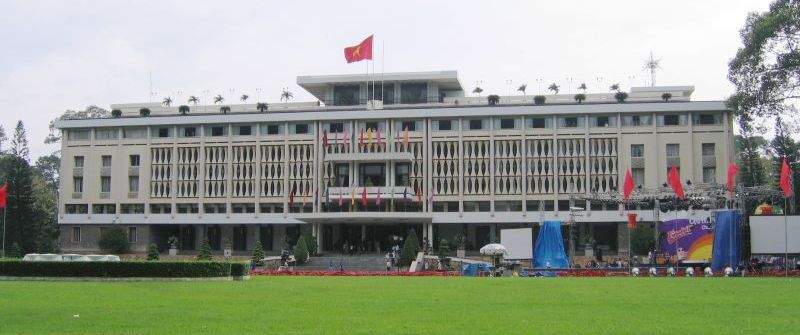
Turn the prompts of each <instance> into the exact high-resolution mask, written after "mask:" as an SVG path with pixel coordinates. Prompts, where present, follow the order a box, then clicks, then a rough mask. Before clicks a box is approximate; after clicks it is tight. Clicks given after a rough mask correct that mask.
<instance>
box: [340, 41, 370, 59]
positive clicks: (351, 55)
mask: <svg viewBox="0 0 800 335" xmlns="http://www.w3.org/2000/svg"><path fill="white" fill-rule="evenodd" d="M344 59H346V60H347V63H352V62H358V61H362V60H365V59H372V35H369V37H367V39H365V40H364V41H362V42H361V43H359V44H358V45H355V46H352V47H347V48H344Z"/></svg>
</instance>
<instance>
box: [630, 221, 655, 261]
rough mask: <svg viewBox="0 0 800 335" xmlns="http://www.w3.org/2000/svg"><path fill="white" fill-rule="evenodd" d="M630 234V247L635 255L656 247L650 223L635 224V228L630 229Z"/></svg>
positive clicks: (644, 253)
mask: <svg viewBox="0 0 800 335" xmlns="http://www.w3.org/2000/svg"><path fill="white" fill-rule="evenodd" d="M629 233H630V234H631V249H632V250H633V252H634V254H635V255H646V254H647V252H648V251H650V250H653V248H655V247H656V239H655V232H654V230H653V227H652V226H651V225H650V224H639V225H636V229H632V230H631V231H630V232H629Z"/></svg>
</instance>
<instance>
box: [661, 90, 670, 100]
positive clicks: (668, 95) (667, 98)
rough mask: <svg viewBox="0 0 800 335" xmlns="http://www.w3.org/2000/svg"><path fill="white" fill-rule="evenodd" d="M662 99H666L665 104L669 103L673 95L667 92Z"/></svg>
mask: <svg viewBox="0 0 800 335" xmlns="http://www.w3.org/2000/svg"><path fill="white" fill-rule="evenodd" d="M661 99H664V101H665V102H667V101H669V99H672V93H669V92H666V93H664V94H662V95H661Z"/></svg>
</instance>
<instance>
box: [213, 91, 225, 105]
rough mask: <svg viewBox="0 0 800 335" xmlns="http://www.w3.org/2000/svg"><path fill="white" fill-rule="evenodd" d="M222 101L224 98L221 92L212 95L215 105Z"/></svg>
mask: <svg viewBox="0 0 800 335" xmlns="http://www.w3.org/2000/svg"><path fill="white" fill-rule="evenodd" d="M223 101H225V98H223V97H222V94H217V96H215V97H214V104H215V105H216V104H218V103H219V104H221V103H222V102H223Z"/></svg>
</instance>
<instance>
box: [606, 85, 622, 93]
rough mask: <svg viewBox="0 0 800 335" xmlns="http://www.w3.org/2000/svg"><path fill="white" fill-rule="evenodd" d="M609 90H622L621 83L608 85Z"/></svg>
mask: <svg viewBox="0 0 800 335" xmlns="http://www.w3.org/2000/svg"><path fill="white" fill-rule="evenodd" d="M608 90H609V91H614V92H620V88H619V84H611V86H609V87H608Z"/></svg>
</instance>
